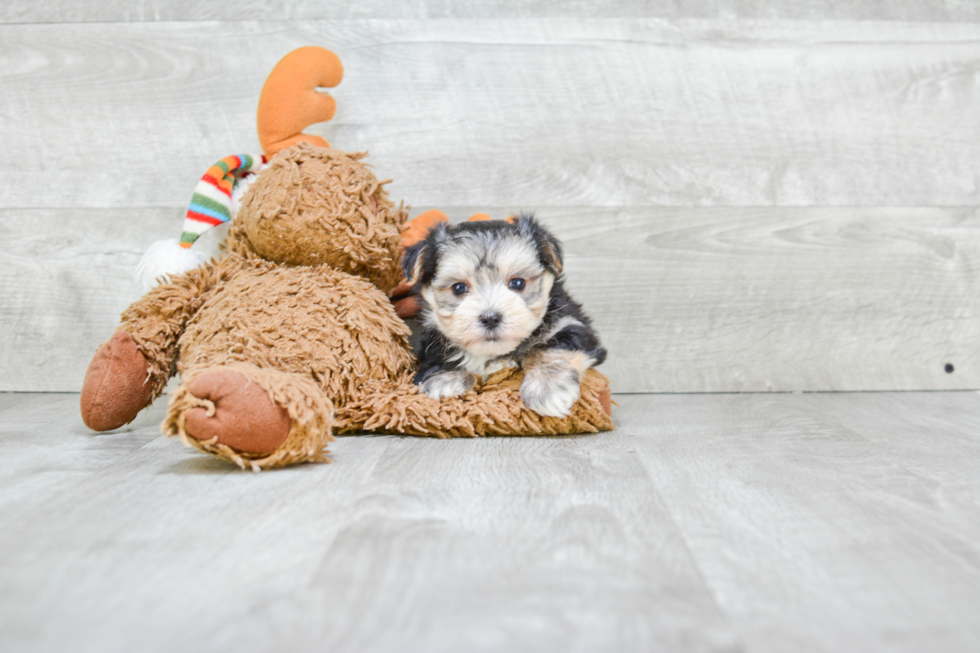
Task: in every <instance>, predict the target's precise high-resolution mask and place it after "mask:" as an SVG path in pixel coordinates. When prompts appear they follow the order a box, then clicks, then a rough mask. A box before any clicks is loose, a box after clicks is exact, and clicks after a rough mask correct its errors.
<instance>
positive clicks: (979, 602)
mask: <svg viewBox="0 0 980 653" xmlns="http://www.w3.org/2000/svg"><path fill="white" fill-rule="evenodd" d="M620 403H621V404H622V414H624V415H630V416H631V417H630V419H629V420H624V424H623V429H624V431H625V432H626V433H627V434H629V435H631V436H633V441H634V442H635V444H636V447H637V453H638V455H639V457H640V459H641V460H643V461H644V464H645V465H646V467H647V469H648V470H649V471H650V477H651V478H652V479H653V480H654V484H655V485H656V487H657V489H658V491H659V492H660V493H661V494H662V496H663V497H664V501H665V502H666V504H667V505H668V507H669V508H670V511H671V515H672V517H673V518H674V520H675V521H676V523H677V524H678V525H679V527H680V528H681V531H682V532H683V533H684V536H685V538H686V541H687V542H688V545H689V546H690V547H691V551H692V552H693V554H694V556H695V558H696V559H697V560H698V563H699V568H700V569H701V570H702V573H703V574H704V578H705V581H706V582H707V583H708V585H709V586H710V587H711V589H712V591H713V592H714V593H715V596H716V597H718V600H719V603H720V605H721V606H722V609H723V610H724V611H725V613H726V614H728V615H729V616H731V618H732V619H733V621H734V623H735V624H736V627H737V629H738V632H739V634H740V636H741V637H742V641H743V642H744V644H745V649H746V650H749V651H773V652H776V651H801V652H807V651H828V652H829V651H871V650H887V651H923V650H932V651H973V650H977V648H978V647H980V626H978V622H977V621H976V619H975V615H976V614H977V613H978V611H980V589H978V588H980V544H978V543H980V503H978V501H977V498H978V494H977V492H978V487H980V486H978V483H977V475H976V469H977V468H978V464H980V439H978V436H977V433H980V417H978V416H980V411H978V408H980V398H978V397H977V395H976V394H974V393H970V394H951V393H937V394H932V395H914V394H913V395H892V394H884V395H877V394H863V395H859V396H855V395H848V394H833V395H802V396H799V395H797V396H794V395H770V396H768V397H763V396H758V395H715V396H710V397H709V396H659V397H649V396H647V397H640V396H631V397H624V398H623V399H622V400H621V402H620ZM651 424H653V425H656V426H653V427H651V426H650V425H651ZM967 470H969V471H967Z"/></svg>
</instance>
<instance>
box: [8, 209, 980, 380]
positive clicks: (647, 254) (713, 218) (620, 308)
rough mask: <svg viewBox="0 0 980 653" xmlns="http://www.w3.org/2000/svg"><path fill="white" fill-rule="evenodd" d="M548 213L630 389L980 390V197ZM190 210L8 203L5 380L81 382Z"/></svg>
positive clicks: (570, 282)
mask: <svg viewBox="0 0 980 653" xmlns="http://www.w3.org/2000/svg"><path fill="white" fill-rule="evenodd" d="M421 208H424V207H420V208H419V209H417V210H421ZM481 208H485V207H481ZM520 208H521V207H518V206H515V207H506V208H499V209H493V210H492V211H491V213H492V214H493V215H494V216H496V217H503V216H506V215H507V214H508V213H510V211H511V210H518V209H520ZM473 210H474V209H455V210H450V213H451V215H452V218H453V219H464V218H465V217H467V216H469V215H470V213H471V212H473ZM539 217H540V218H541V219H542V221H543V222H545V223H546V224H547V225H549V226H550V227H551V228H552V229H553V230H554V231H555V233H556V234H557V235H558V236H559V237H560V238H561V239H562V240H563V241H564V244H565V249H566V276H567V287H568V288H569V290H570V291H571V293H572V295H573V296H574V297H575V298H576V299H578V300H579V301H580V302H582V303H583V304H584V306H585V308H586V310H587V312H588V313H589V314H590V315H592V316H593V318H594V320H595V323H596V327H597V329H598V331H599V334H600V336H601V337H602V339H603V342H604V344H605V346H606V347H607V349H608V350H609V352H610V353H609V359H608V361H607V362H606V363H605V365H604V366H603V367H602V370H603V371H604V372H605V373H606V374H607V375H609V377H610V378H611V379H612V384H613V388H614V389H616V390H617V391H620V392H731V391H760V390H761V391H786V390H889V389H891V390H895V389H899V390H911V389H965V388H980V368H978V366H977V361H978V360H980V319H978V318H980V288H978V284H980V281H978V279H977V274H976V266H975V265H974V263H973V262H974V261H976V260H978V257H980V242H978V240H977V238H976V235H975V234H976V233H977V229H978V228H980V212H978V211H977V210H976V209H834V208H824V209H817V208H809V209H771V208H756V209H716V208H712V209H671V208H659V209H654V208H644V209H618V210H601V209H591V208H565V209H561V208H552V209H545V210H543V211H540V212H539ZM180 224H181V211H180V209H178V208H173V209H107V210H95V209H85V210H77V211H65V210H60V209H57V210H30V211H17V210H7V211H0V227H2V229H3V230H4V233H6V234H7V235H8V240H9V242H10V245H11V247H10V250H9V252H8V254H7V256H6V257H4V258H3V259H0V282H2V284H3V286H2V294H3V296H4V298H5V300H4V302H3V303H2V304H0V323H3V324H4V325H5V326H6V334H7V338H6V341H5V344H4V345H3V346H2V347H0V368H2V369H4V370H5V371H6V372H7V373H6V374H5V375H4V376H3V377H2V378H0V390H59V391H66V390H68V391H75V390H78V389H79V388H80V387H81V381H82V377H83V375H84V372H85V368H86V367H87V365H88V362H89V360H90V358H91V356H92V354H93V353H94V351H95V349H96V347H97V346H98V345H99V344H100V343H102V342H104V341H105V340H107V339H108V338H109V336H110V335H111V334H112V331H113V330H114V329H115V326H116V324H117V320H118V315H119V313H120V312H121V311H122V309H123V308H125V306H126V305H128V304H129V303H130V302H131V301H133V300H134V299H135V298H136V297H138V295H139V292H138V290H137V289H136V288H135V286H134V285H133V284H132V283H131V281H130V280H131V277H132V274H133V270H134V269H135V265H136V261H137V260H138V258H139V256H140V255H141V252H143V251H145V249H146V248H147V247H148V246H149V244H150V243H152V242H153V241H155V240H158V239H160V238H166V237H174V234H175V233H176V232H177V230H179V228H180ZM947 363H951V364H953V366H954V369H955V371H954V372H953V373H952V374H948V373H946V371H945V369H944V368H945V365H946V364H947Z"/></svg>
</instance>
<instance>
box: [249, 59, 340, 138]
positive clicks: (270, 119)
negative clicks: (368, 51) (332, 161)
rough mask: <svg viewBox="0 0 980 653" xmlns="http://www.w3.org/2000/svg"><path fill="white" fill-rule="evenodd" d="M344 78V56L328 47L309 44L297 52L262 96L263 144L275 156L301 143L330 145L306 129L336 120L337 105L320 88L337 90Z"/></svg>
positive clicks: (282, 63)
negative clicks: (342, 58) (334, 88)
mask: <svg viewBox="0 0 980 653" xmlns="http://www.w3.org/2000/svg"><path fill="white" fill-rule="evenodd" d="M343 78H344V66H343V64H341V63H340V57H338V56H337V55H335V54H334V53H333V52H331V51H330V50H327V49H326V48H321V47H317V46H314V45H308V46H305V47H302V48H298V49H296V50H293V51H292V52H290V53H289V54H287V55H286V56H285V57H283V58H282V59H281V60H280V61H279V63H277V64H276V67H275V68H273V69H272V72H271V73H269V76H268V77H267V78H266V80H265V84H264V85H263V86H262V93H261V94H260V95H259V110H258V116H257V118H258V120H257V123H258V131H259V143H260V144H261V145H262V149H263V150H264V151H265V153H266V155H268V156H270V157H271V156H273V155H275V154H278V153H279V152H280V151H282V150H284V149H286V148H287V147H291V146H293V145H295V144H296V143H299V142H300V141H306V142H308V143H311V144H313V145H317V146H319V147H330V143H328V142H327V141H325V140H324V139H322V138H321V137H319V136H310V135H308V134H304V133H302V132H303V129H305V128H306V127H309V126H310V125H312V124H314V123H317V122H324V121H326V120H330V119H331V118H333V116H334V113H335V112H336V110H337V102H336V100H334V99H333V98H332V97H330V96H329V95H327V94H326V93H321V92H319V91H317V90H316V89H317V88H318V87H327V88H333V87H334V86H336V85H337V84H339V83H340V80H341V79H343Z"/></svg>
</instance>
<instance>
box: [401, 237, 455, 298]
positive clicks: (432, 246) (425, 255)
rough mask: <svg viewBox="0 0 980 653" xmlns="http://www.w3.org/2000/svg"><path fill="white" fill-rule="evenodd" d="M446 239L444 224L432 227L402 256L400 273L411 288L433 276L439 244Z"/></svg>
mask: <svg viewBox="0 0 980 653" xmlns="http://www.w3.org/2000/svg"><path fill="white" fill-rule="evenodd" d="M445 239H446V223H445V222H440V223H438V224H436V225H435V226H433V227H432V228H431V229H430V230H429V233H428V234H426V236H425V239H424V240H420V241H419V242H417V243H415V244H414V245H412V246H411V247H408V248H407V249H406V250H405V253H404V254H402V272H404V273H405V278H406V279H408V282H409V283H410V284H412V285H413V286H414V285H415V284H417V283H419V282H423V281H428V280H429V279H431V278H432V275H433V274H435V270H436V255H437V251H438V248H439V244H440V243H441V242H442V241H444V240H445Z"/></svg>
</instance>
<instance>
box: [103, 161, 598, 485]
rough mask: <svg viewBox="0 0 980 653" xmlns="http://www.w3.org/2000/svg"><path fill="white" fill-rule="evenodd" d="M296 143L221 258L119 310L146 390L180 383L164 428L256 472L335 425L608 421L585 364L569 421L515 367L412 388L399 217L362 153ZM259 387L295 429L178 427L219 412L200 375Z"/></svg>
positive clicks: (318, 454)
mask: <svg viewBox="0 0 980 653" xmlns="http://www.w3.org/2000/svg"><path fill="white" fill-rule="evenodd" d="M361 158H363V155H347V154H344V153H342V152H339V151H337V150H332V149H325V148H313V147H311V146H309V145H306V144H301V145H300V146H297V147H294V148H291V149H290V150H287V151H286V152H283V153H282V154H280V156H279V157H278V158H277V159H275V160H274V162H273V164H272V166H271V167H270V168H268V169H267V170H265V171H264V172H262V173H261V175H260V176H259V178H258V179H257V180H256V181H255V183H254V184H253V185H252V187H251V188H250V190H249V192H248V193H247V194H246V197H245V198H244V200H243V205H242V208H241V211H240V212H239V215H238V216H237V217H236V223H235V225H234V227H233V228H232V230H231V232H230V236H229V246H230V249H231V254H229V255H228V256H227V257H226V258H224V259H222V260H220V261H212V262H211V263H210V264H208V265H206V266H204V267H201V268H198V269H195V270H192V271H190V272H188V273H186V274H182V275H177V276H176V277H174V278H173V279H172V280H171V281H170V282H169V283H165V284H163V285H161V286H158V287H157V288H155V289H153V290H152V291H150V292H149V293H147V294H146V295H145V296H144V297H143V298H142V299H140V300H139V301H137V302H136V303H134V304H133V305H132V306H130V307H129V308H128V309H126V311H125V312H124V313H123V315H122V318H123V323H122V325H121V326H120V329H122V330H125V331H126V332H128V333H129V334H130V335H131V336H132V337H133V339H134V340H135V342H136V344H137V346H138V348H139V350H140V352H142V354H143V355H144V356H145V357H146V359H147V364H148V365H147V367H148V370H149V377H148V379H147V383H149V384H151V386H152V395H153V397H156V396H158V395H159V394H160V392H162V390H163V387H164V386H165V385H166V383H167V379H168V378H169V377H170V376H171V375H172V374H174V373H177V372H179V373H180V374H181V383H180V385H179V386H178V388H177V389H176V390H175V392H174V393H173V395H172V398H171V401H170V407H169V411H168V413H167V417H166V419H165V420H164V423H163V430H164V432H166V433H168V434H170V435H175V436H178V437H180V438H181V440H182V441H183V442H185V443H186V444H188V445H190V446H194V447H197V448H198V449H201V450H202V451H206V452H208V453H211V454H213V455H216V456H219V457H222V458H226V459H228V460H231V461H233V462H235V463H236V464H238V465H240V466H242V467H247V468H251V469H256V470H258V469H263V468H269V467H278V466H282V465H288V464H292V463H297V462H303V461H322V460H326V458H325V455H324V453H325V451H324V450H325V446H326V444H327V443H328V442H329V441H330V440H332V439H333V437H332V431H334V432H337V433H348V432H357V431H365V430H366V431H384V432H394V433H408V434H417V435H434V436H439V437H450V436H480V435H505V434H512V435H517V434H535V435H537V434H564V433H581V432H596V431H601V430H609V429H611V428H612V421H611V420H610V419H609V416H608V414H607V412H606V411H605V410H604V409H603V408H604V405H608V380H607V379H606V378H605V377H604V376H602V375H601V374H600V373H598V372H596V371H595V370H590V371H589V372H588V374H587V375H586V376H585V378H584V380H583V384H582V395H581V398H580V399H579V401H578V403H576V404H575V406H574V407H573V411H572V415H571V416H569V417H567V418H563V419H557V418H552V417H542V416H539V415H537V414H536V413H534V412H532V411H530V410H528V409H527V408H525V407H524V406H523V404H522V403H521V399H520V381H521V378H522V377H521V373H520V372H519V371H515V370H503V371H501V372H498V373H496V374H493V375H491V376H490V377H489V378H487V379H486V380H485V381H484V383H483V384H482V385H481V386H479V387H477V388H476V389H475V390H474V391H472V392H469V393H467V394H465V395H463V396H461V397H457V398H453V399H444V400H442V401H436V400H433V399H430V398H429V397H426V396H424V395H420V394H419V393H418V390H417V387H416V386H415V385H413V384H412V382H411V377H412V373H413V371H414V367H415V361H414V358H413V356H412V354H411V351H410V347H409V343H408V335H409V330H408V327H407V326H406V325H405V323H404V322H403V321H402V320H401V319H399V318H398V316H397V315H396V314H395V311H394V308H393V306H392V305H391V303H390V301H389V299H388V297H387V293H388V292H389V291H390V290H391V289H393V288H394V287H395V286H396V285H397V283H398V282H399V281H400V276H401V275H400V273H399V271H398V264H399V261H398V258H399V250H398V246H399V229H400V228H401V227H402V225H403V223H404V220H405V212H404V210H403V209H401V208H400V207H399V208H398V209H396V208H395V207H394V205H393V204H392V203H391V202H390V201H389V200H388V197H387V194H386V193H385V192H384V188H383V183H381V182H378V181H377V179H375V177H374V175H373V174H372V173H371V172H370V170H369V169H368V168H367V166H365V165H364V164H363V163H361V162H360V159H361ZM218 369H226V370H230V371H234V372H236V373H238V374H239V375H241V376H242V377H244V379H245V380H247V381H251V382H253V383H255V384H257V385H259V386H260V387H262V388H263V389H265V390H266V392H267V393H268V395H269V397H270V398H271V399H272V401H273V402H275V403H276V404H278V405H279V406H282V407H283V408H284V409H285V410H286V411H287V413H288V415H289V417H290V420H291V423H292V426H291V428H290V431H289V434H288V436H287V437H286V439H285V441H284V442H283V443H282V445H281V446H279V448H278V449H277V450H275V451H273V452H271V453H263V454H256V455H250V454H245V453H242V452H239V451H234V450H233V449H232V448H230V447H228V446H226V445H223V444H221V443H220V442H217V441H216V440H211V441H201V440H198V439H196V438H195V437H194V436H193V435H192V434H190V433H188V432H187V430H186V428H185V417H186V414H187V412H188V411H189V410H192V409H194V408H200V407H203V408H205V409H207V410H208V411H210V412H213V411H214V410H215V405H214V404H213V403H212V402H210V401H209V400H207V399H202V398H199V397H195V396H194V395H193V394H191V393H190V392H189V390H188V387H189V385H190V384H191V383H192V382H193V381H194V379H195V378H197V377H198V376H200V375H201V374H204V373H205V372H207V371H209V370H218Z"/></svg>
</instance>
